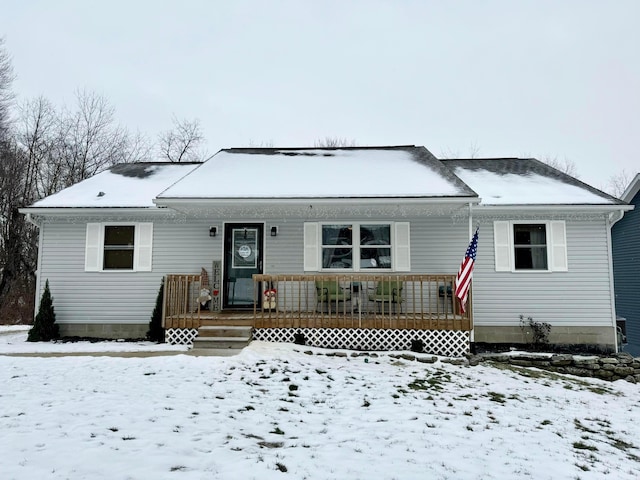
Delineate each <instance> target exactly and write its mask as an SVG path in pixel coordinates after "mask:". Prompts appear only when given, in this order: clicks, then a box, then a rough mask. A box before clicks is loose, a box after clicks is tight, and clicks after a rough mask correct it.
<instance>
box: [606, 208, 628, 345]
mask: <svg viewBox="0 0 640 480" xmlns="http://www.w3.org/2000/svg"><path fill="white" fill-rule="evenodd" d="M616 213H617V215H616ZM623 215H624V212H623V211H621V210H620V211H618V212H613V213H610V214H609V215H607V216H606V217H605V219H606V222H607V252H608V254H609V298H611V322H612V324H613V345H614V351H615V352H616V353H618V325H617V323H616V294H615V288H614V280H613V243H612V241H611V228H612V227H613V224H614V223H616V222H617V221H618V220H620V219H621V218H622V216H623Z"/></svg>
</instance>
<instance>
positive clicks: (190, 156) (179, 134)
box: [158, 116, 207, 163]
mask: <svg viewBox="0 0 640 480" xmlns="http://www.w3.org/2000/svg"><path fill="white" fill-rule="evenodd" d="M172 122H173V128H172V129H171V130H167V131H165V132H162V133H160V135H159V136H158V148H159V150H160V155H161V156H162V157H163V158H164V159H166V160H167V161H169V162H175V163H178V162H201V161H202V160H204V158H205V157H206V155H207V154H206V152H205V151H204V150H203V143H204V137H203V136H202V129H201V128H200V121H199V120H191V121H189V120H186V119H183V120H179V119H178V118H177V117H176V116H173V118H172Z"/></svg>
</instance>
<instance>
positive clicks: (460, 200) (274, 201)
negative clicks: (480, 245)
mask: <svg viewBox="0 0 640 480" xmlns="http://www.w3.org/2000/svg"><path fill="white" fill-rule="evenodd" d="M469 200H470V199H469V197H428V198H419V197H411V198H409V197H340V198H319V197H309V198H246V197H238V198H156V199H154V200H153V203H155V204H156V205H157V206H163V207H172V206H173V205H194V206H203V205H265V204H270V205H309V204H313V205H344V204H345V203H366V204H368V205H371V204H381V205H388V204H390V203H393V204H400V205H424V204H452V203H453V204H461V205H464V204H470V203H479V202H480V199H479V198H472V200H473V201H472V202H470V201H469Z"/></svg>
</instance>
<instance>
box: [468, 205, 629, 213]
mask: <svg viewBox="0 0 640 480" xmlns="http://www.w3.org/2000/svg"><path fill="white" fill-rule="evenodd" d="M633 208H634V207H633V205H620V204H611V205H584V204H576V205H570V204H569V205H567V204H563V205H554V204H544V205H542V204H541V205H476V206H475V207H474V210H475V211H476V212H477V213H495V212H515V211H518V212H523V211H525V212H545V213H548V212H549V210H554V211H557V212H576V211H580V212H602V213H608V212H618V211H620V212H626V211H629V210H633Z"/></svg>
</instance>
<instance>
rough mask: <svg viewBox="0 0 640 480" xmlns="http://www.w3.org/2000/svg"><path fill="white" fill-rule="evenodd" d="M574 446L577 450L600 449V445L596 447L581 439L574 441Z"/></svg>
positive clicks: (593, 450) (595, 450) (594, 450)
mask: <svg viewBox="0 0 640 480" xmlns="http://www.w3.org/2000/svg"><path fill="white" fill-rule="evenodd" d="M573 448H575V449H576V450H590V451H592V452H597V451H598V447H595V446H593V445H587V444H586V443H584V442H581V441H578V442H573Z"/></svg>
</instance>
